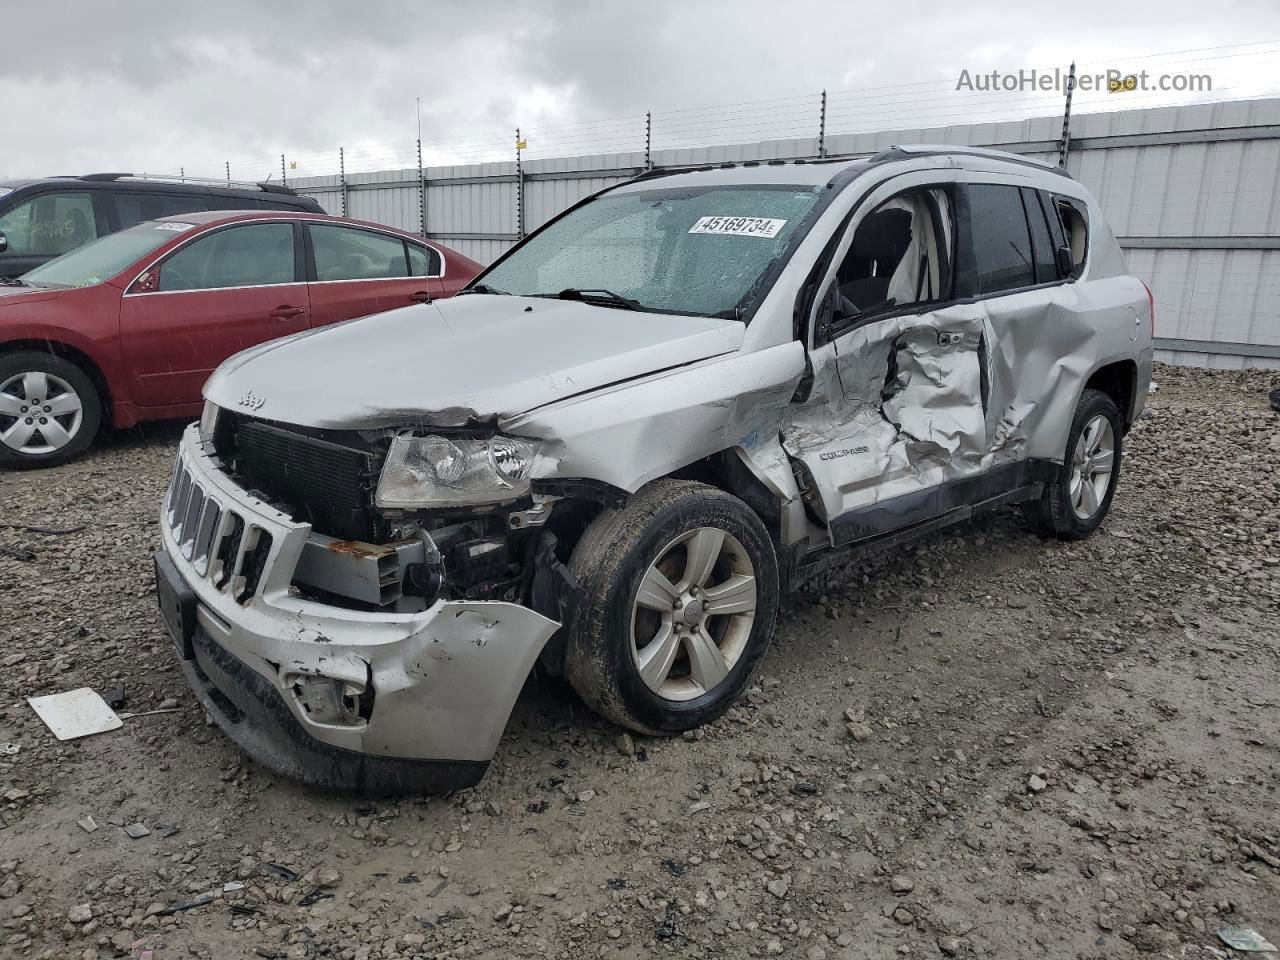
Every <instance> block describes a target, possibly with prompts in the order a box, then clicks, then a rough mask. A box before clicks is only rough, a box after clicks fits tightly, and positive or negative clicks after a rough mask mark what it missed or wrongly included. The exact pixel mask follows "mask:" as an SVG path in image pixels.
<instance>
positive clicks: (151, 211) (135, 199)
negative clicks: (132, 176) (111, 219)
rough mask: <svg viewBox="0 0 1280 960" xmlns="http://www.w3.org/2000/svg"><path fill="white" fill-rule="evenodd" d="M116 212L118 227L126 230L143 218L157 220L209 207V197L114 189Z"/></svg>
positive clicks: (140, 221)
mask: <svg viewBox="0 0 1280 960" xmlns="http://www.w3.org/2000/svg"><path fill="white" fill-rule="evenodd" d="M112 196H113V197H114V198H115V201H116V214H117V215H118V216H119V217H120V229H121V230H127V229H128V228H129V227H132V226H134V225H136V224H139V223H142V221H144V220H158V219H159V218H160V217H172V216H176V215H177V214H180V213H195V212H196V211H198V210H208V209H209V198H208V197H200V196H197V195H195V194H187V195H181V194H168V193H150V192H142V191H136V192H135V191H132V190H130V191H124V190H120V191H115V192H113V193H112Z"/></svg>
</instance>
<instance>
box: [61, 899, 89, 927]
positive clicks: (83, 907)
mask: <svg viewBox="0 0 1280 960" xmlns="http://www.w3.org/2000/svg"><path fill="white" fill-rule="evenodd" d="M67 919H68V920H70V921H71V922H72V923H88V922H89V921H90V920H92V919H93V906H92V905H91V904H88V903H81V904H77V905H76V906H74V907H72V908H71V909H70V910H68V911H67Z"/></svg>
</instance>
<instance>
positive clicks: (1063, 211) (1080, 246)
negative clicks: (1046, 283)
mask: <svg viewBox="0 0 1280 960" xmlns="http://www.w3.org/2000/svg"><path fill="white" fill-rule="evenodd" d="M1053 205H1054V207H1055V208H1056V209H1057V211H1058V219H1059V220H1060V221H1061V222H1062V232H1063V234H1064V236H1065V237H1066V241H1067V246H1068V247H1070V248H1071V263H1072V264H1073V265H1074V266H1075V272H1076V274H1077V275H1079V273H1080V268H1081V267H1083V266H1084V258H1085V255H1086V253H1087V252H1088V249H1089V221H1088V218H1086V217H1085V215H1084V211H1083V210H1081V209H1080V207H1079V206H1077V205H1076V204H1075V203H1073V202H1072V201H1070V200H1068V199H1066V198H1065V197H1054V198H1053Z"/></svg>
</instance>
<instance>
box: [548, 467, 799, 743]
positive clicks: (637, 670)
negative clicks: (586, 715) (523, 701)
mask: <svg viewBox="0 0 1280 960" xmlns="http://www.w3.org/2000/svg"><path fill="white" fill-rule="evenodd" d="M570 569H571V570H572V572H573V574H574V576H575V577H576V579H577V581H578V584H579V586H580V588H581V594H580V597H581V599H580V601H579V603H578V607H577V609H576V610H575V612H574V614H573V616H572V617H571V618H570V622H569V624H568V625H567V626H568V651H567V660H566V663H565V667H566V673H567V675H568V678H569V682H570V683H571V684H572V685H573V687H574V689H575V690H577V692H578V694H579V695H580V696H581V697H582V698H583V700H585V701H586V702H587V703H588V704H589V705H590V706H592V707H593V708H594V709H596V710H597V711H598V712H599V713H601V714H603V715H604V716H606V717H608V718H609V719H611V720H613V721H615V722H616V723H619V724H622V725H623V726H626V727H630V728H631V729H633V730H637V731H639V732H641V733H650V734H672V733H679V732H681V731H683V730H688V729H691V728H693V727H696V726H698V725H700V724H703V723H706V722H707V721H709V720H712V719H714V718H715V717H717V716H719V715H720V714H721V713H723V712H724V711H725V710H726V709H728V707H729V706H730V705H731V704H732V703H733V701H734V699H735V698H736V697H737V695H738V693H739V692H740V691H741V690H742V688H743V687H744V686H745V685H746V683H747V681H748V680H749V679H750V677H751V674H752V672H753V671H754V670H755V668H756V666H757V665H758V664H759V662H760V660H761V658H762V657H763V656H764V654H765V651H766V650H768V648H769V640H770V638H771V636H772V634H773V625H774V619H775V617H776V615H777V606H778V564H777V559H776V556H775V554H774V550H773V544H772V542H771V541H770V539H769V534H768V532H767V531H766V530H765V528H764V524H763V523H761V522H760V518H759V517H757V516H756V515H755V513H753V512H752V511H751V509H750V508H749V507H748V506H747V505H746V504H745V503H743V502H742V501H741V500H739V499H738V498H737V497H734V496H732V495H731V494H728V493H725V492H724V491H722V490H718V489H716V488H714V487H709V486H706V485H705V484H701V483H693V482H690V481H681V480H660V481H657V482H656V483H654V484H651V485H650V486H649V487H646V488H645V489H644V490H642V491H640V492H639V493H638V494H636V496H635V497H633V498H632V499H631V500H630V501H629V502H628V503H627V505H626V506H625V507H623V508H621V509H619V510H607V511H605V512H604V513H602V514H601V515H600V516H599V517H597V518H596V520H595V521H593V523H592V524H591V526H590V527H589V528H588V529H587V532H586V533H585V534H583V537H582V540H581V541H579V543H578V546H577V548H576V549H575V550H574V554H573V558H572V560H571V562H570Z"/></svg>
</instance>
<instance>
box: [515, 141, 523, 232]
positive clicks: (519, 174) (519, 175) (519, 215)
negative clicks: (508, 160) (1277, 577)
mask: <svg viewBox="0 0 1280 960" xmlns="http://www.w3.org/2000/svg"><path fill="white" fill-rule="evenodd" d="M523 149H524V141H522V140H521V139H520V128H519V127H516V237H517V238H518V239H520V240H523V239H524V165H523V164H522V163H521V161H520V152H521V151H522V150H523Z"/></svg>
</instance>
